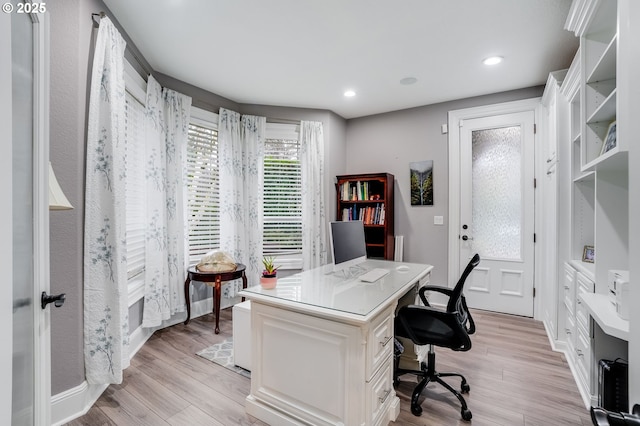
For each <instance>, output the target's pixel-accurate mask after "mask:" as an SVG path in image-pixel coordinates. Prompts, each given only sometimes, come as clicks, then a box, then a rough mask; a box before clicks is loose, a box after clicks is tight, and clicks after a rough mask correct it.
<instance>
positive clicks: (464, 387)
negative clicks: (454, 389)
mask: <svg viewBox="0 0 640 426" xmlns="http://www.w3.org/2000/svg"><path fill="white" fill-rule="evenodd" d="M470 390H471V387H470V386H469V384H468V383H463V384H461V385H460V391H461V392H462V393H469V391H470Z"/></svg>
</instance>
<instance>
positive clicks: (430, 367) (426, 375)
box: [393, 345, 472, 421]
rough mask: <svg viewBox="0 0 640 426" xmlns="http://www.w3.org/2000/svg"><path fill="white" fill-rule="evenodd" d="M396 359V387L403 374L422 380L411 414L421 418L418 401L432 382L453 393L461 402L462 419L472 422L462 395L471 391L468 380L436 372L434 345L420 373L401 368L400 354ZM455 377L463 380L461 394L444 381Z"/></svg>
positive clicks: (451, 374)
mask: <svg viewBox="0 0 640 426" xmlns="http://www.w3.org/2000/svg"><path fill="white" fill-rule="evenodd" d="M395 359H396V368H395V371H394V377H393V378H394V384H395V385H397V384H398V383H399V380H398V376H400V375H402V374H415V375H416V376H418V377H421V378H422V380H421V381H420V382H419V383H418V385H417V386H416V387H415V389H414V390H413V394H412V395H411V413H412V414H413V415H414V416H419V415H421V414H422V407H421V406H420V403H419V402H418V400H419V399H420V395H421V394H422V391H423V390H424V388H425V387H426V386H427V385H428V384H429V383H430V382H436V383H439V384H440V385H442V386H444V387H445V388H446V389H447V390H448V391H449V392H451V393H452V394H454V395H455V396H456V398H458V401H460V405H461V408H460V416H461V417H462V419H463V420H466V421H469V420H471V417H472V415H471V411H470V410H469V408H468V407H467V402H466V401H465V399H464V397H463V396H462V393H468V392H469V390H471V387H470V386H469V384H468V383H467V379H466V378H465V377H464V376H463V375H462V374H459V373H438V372H437V371H435V365H436V354H435V352H434V349H433V345H429V354H428V356H427V363H426V364H425V363H424V362H423V363H422V365H421V369H420V371H415V370H404V369H401V368H399V367H398V363H399V354H398V353H396V358H395ZM454 376H455V377H460V379H461V383H460V391H461V392H458V391H457V390H455V389H454V388H452V387H451V385H449V384H448V383H447V382H445V381H444V380H442V377H454Z"/></svg>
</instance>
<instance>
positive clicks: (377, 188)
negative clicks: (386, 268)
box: [336, 173, 394, 260]
mask: <svg viewBox="0 0 640 426" xmlns="http://www.w3.org/2000/svg"><path fill="white" fill-rule="evenodd" d="M336 179H337V183H336V196H337V203H336V205H337V214H336V220H362V221H363V222H364V233H365V241H366V244H367V257H369V258H378V259H387V260H393V250H394V231H393V185H394V182H393V181H394V177H393V175H392V174H390V173H369V174H355V175H341V176H336Z"/></svg>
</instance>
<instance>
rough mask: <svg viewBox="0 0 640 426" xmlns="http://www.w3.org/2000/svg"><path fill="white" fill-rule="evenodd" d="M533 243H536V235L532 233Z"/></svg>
mask: <svg viewBox="0 0 640 426" xmlns="http://www.w3.org/2000/svg"><path fill="white" fill-rule="evenodd" d="M533 242H534V243H535V242H536V233H535V232H534V233H533Z"/></svg>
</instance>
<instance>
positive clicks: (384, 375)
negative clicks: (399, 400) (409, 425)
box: [366, 357, 396, 425]
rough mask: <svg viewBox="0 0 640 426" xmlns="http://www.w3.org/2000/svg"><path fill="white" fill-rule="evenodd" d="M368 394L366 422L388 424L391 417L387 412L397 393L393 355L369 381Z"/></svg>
mask: <svg viewBox="0 0 640 426" xmlns="http://www.w3.org/2000/svg"><path fill="white" fill-rule="evenodd" d="M366 394H367V403H366V410H367V423H366V424H368V425H382V424H384V425H386V424H387V423H388V421H389V419H388V418H386V416H385V414H386V413H387V408H388V407H389V404H391V401H392V400H393V399H394V398H395V395H396V393H395V391H394V389H393V362H392V359H391V357H389V358H387V359H385V364H384V365H383V366H382V368H380V369H379V370H378V371H377V372H376V374H375V376H374V377H373V379H372V380H371V381H370V382H368V383H367V389H366ZM383 420H385V421H383Z"/></svg>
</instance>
